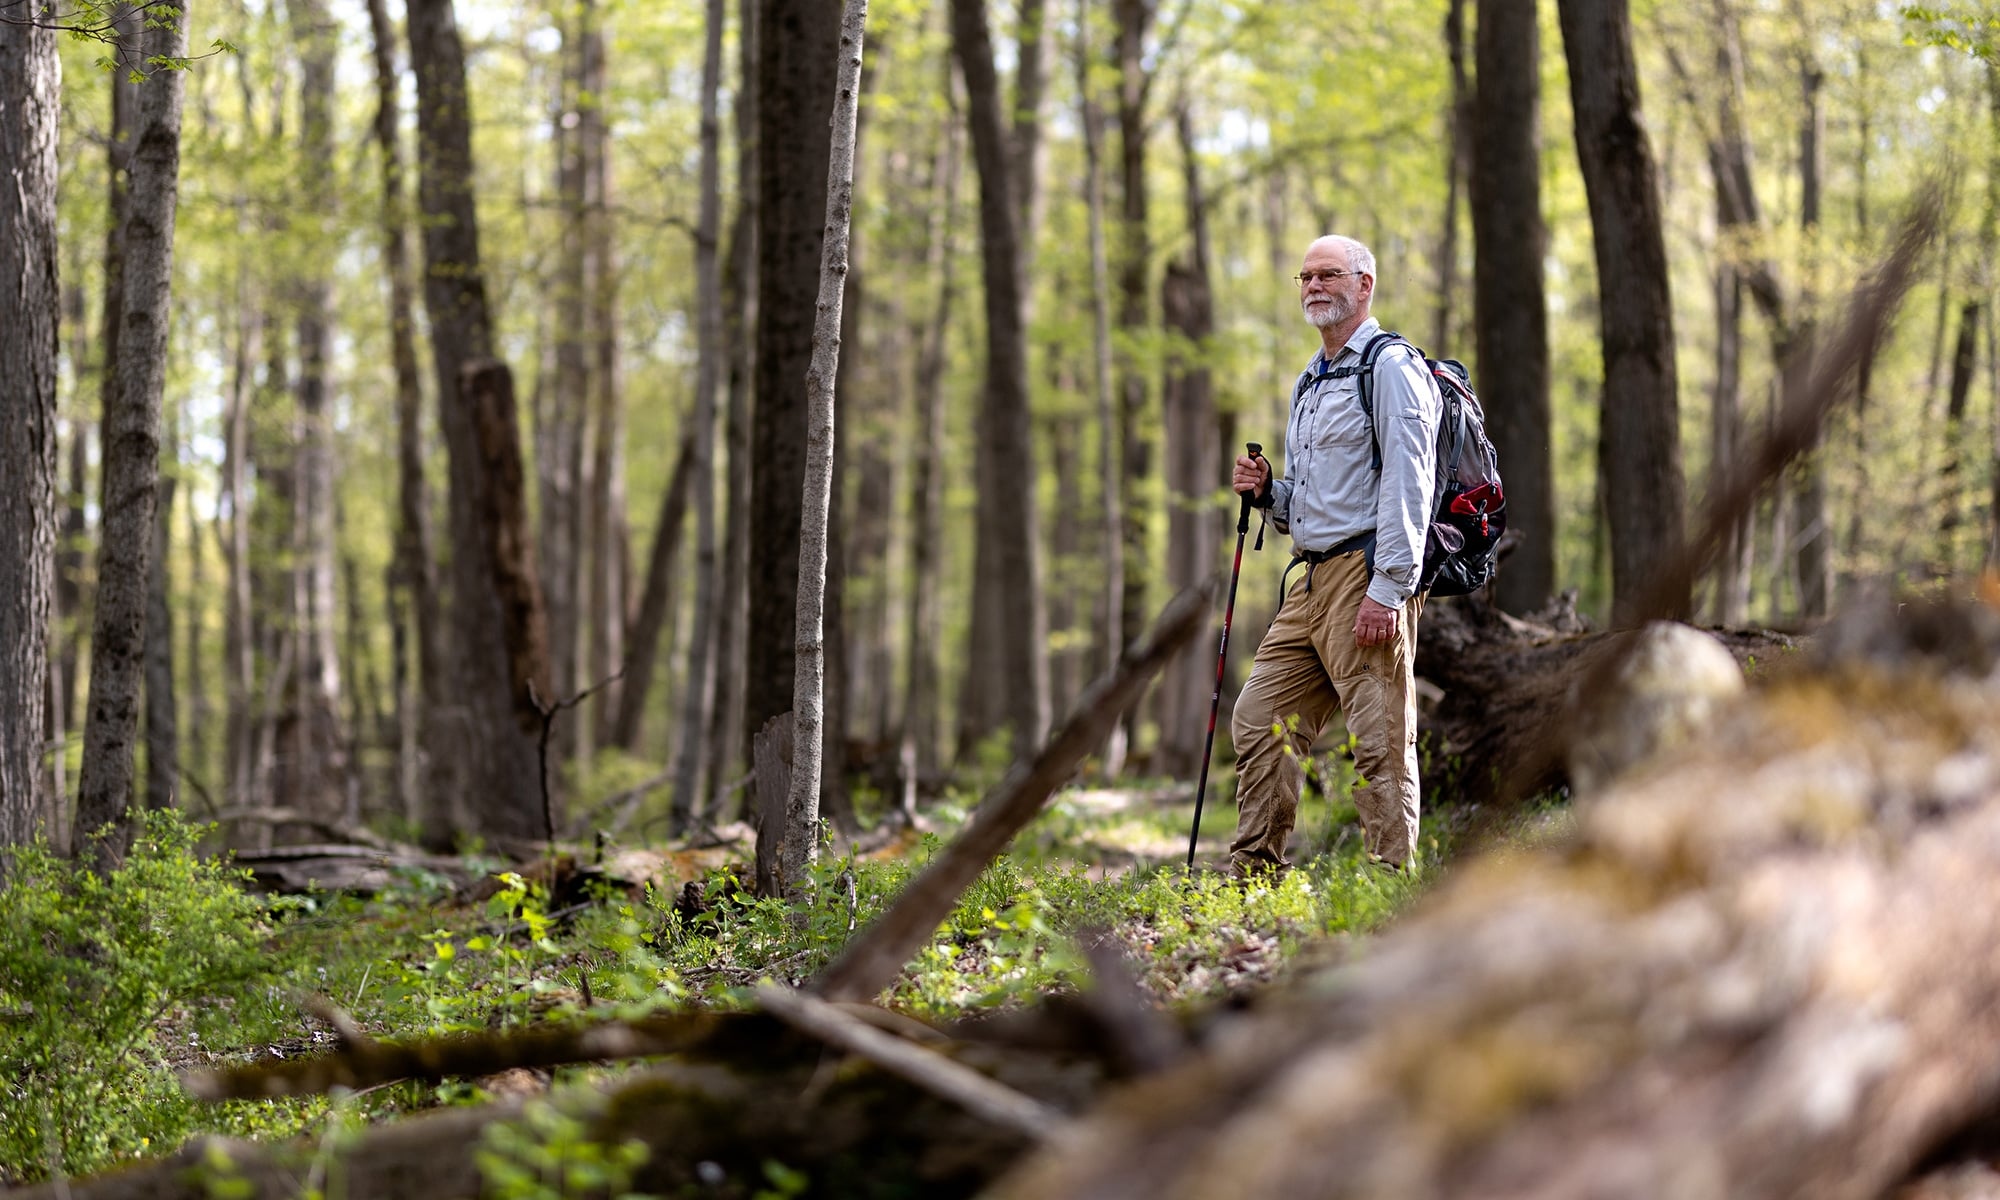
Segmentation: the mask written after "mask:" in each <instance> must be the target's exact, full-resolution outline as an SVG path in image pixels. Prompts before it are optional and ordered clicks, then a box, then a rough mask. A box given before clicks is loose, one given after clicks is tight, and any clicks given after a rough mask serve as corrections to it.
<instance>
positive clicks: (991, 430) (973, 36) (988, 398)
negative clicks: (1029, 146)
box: [951, 0, 1049, 757]
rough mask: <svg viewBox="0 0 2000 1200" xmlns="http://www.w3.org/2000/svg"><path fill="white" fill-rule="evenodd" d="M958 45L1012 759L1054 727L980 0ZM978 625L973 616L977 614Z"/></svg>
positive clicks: (1028, 431) (1023, 361)
mask: <svg viewBox="0 0 2000 1200" xmlns="http://www.w3.org/2000/svg"><path fill="white" fill-rule="evenodd" d="M951 12H952V51H953V54H954V56H955V57H956V58H957V59H958V63H959V69H960V71H961V72H963V74H964V77H965V91H966V101H967V103H966V112H967V117H968V121H969V124H970V127H971V134H972V153H973V160H974V162H975V163H976V164H977V165H978V168H979V226H980V246H981V250H982V261H983V262H984V264H985V268H986V355H987V363H986V388H985V396H984V401H983V403H982V404H981V406H980V420H979V443H980V455H979V462H980V465H981V478H980V481H979V482H980V501H981V503H980V516H979V541H980V544H981V545H990V546H991V547H992V554H991V558H990V561H991V564H992V567H993V578H992V583H991V586H992V588H993V592H992V595H991V597H990V600H991V602H993V603H996V604H997V605H998V606H999V617H998V622H997V630H998V634H999V645H998V647H997V653H998V665H999V671H1000V675H999V678H997V679H996V680H993V681H990V682H991V683H993V684H997V685H998V686H999V687H1000V689H1001V693H1002V695H1003V696H1004V697H1005V712H1004V716H1005V720H1006V722H1007V724H1008V725H1009V726H1010V727H1011V731H1012V736H1013V747H1014V753H1015V756H1016V757H1019V756H1020V755H1022V754H1025V753H1027V752H1029V751H1031V750H1032V749H1033V748H1034V746H1035V745H1036V744H1037V743H1039V742H1040V740H1041V736H1042V731H1043V730H1044V729H1046V728H1047V726H1048V717H1049V675H1048V657H1047V652H1046V644H1047V641H1048V619H1047V616H1046V612H1045V610H1044V608H1043V597H1042V569H1041V553H1040V550H1041V547H1040V535H1039V530H1040V525H1039V524H1038V523H1037V520H1036V517H1035V488H1034V479H1035V463H1034V434H1033V428H1032V426H1031V424H1030V415H1029V405H1028V353H1027V349H1028V348H1027V329H1026V326H1025V325H1024V324H1023V312H1024V310H1023V308H1022V296H1023V295H1024V293H1025V292H1026V282H1027V281H1026V280H1025V279H1023V278H1022V275H1021V258H1020V252H1019V248H1018V247H1019V243H1018V241H1017V239H1018V237H1019V230H1018V228H1017V227H1016V224H1015V208H1014V206H1013V204H1012V203H1010V197H1011V196H1012V195H1013V190H1012V189H1013V185H1012V184H1011V183H1010V182H1009V180H1010V166H1011V164H1010V163H1009V160H1008V154H1007V141H1006V130H1005V127H1004V126H1003V125H1002V124H1001V108H1000V84H999V79H998V77H997V75H996V73H995V71H994V69H993V48H992V38H991V36H990V35H989V33H988V31H987V26H986V11H985V5H984V0H952V7H951ZM974 623H975V625H977V619H976V618H975V622H974Z"/></svg>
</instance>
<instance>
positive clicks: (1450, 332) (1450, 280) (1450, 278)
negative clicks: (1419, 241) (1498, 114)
mask: <svg viewBox="0 0 2000 1200" xmlns="http://www.w3.org/2000/svg"><path fill="white" fill-rule="evenodd" d="M1466 2H1467V0H1451V7H1450V8H1449V9H1448V10H1447V11H1446V13H1445V18H1444V50H1445V57H1446V58H1447V59H1449V60H1450V62H1451V108H1450V109H1449V110H1448V111H1447V112H1446V114H1445V141H1446V145H1445V163H1444V166H1445V187H1444V222H1443V224H1442V226H1441V227H1440V231H1439V236H1438V262H1437V269H1438V284H1437V309H1436V315H1435V316H1434V317H1433V318H1432V321H1431V345H1432V346H1434V347H1436V349H1435V350H1434V351H1433V353H1437V354H1443V353H1446V347H1449V346H1451V345H1452V344H1453V342H1454V340H1455V333H1456V331H1455V330H1454V329H1453V328H1452V320H1453V310H1454V305H1455V302H1456V300H1457V292H1458V224H1459V216H1458V212H1459V197H1460V193H1461V189H1462V188H1463V187H1464V186H1465V185H1466V183H1467V182H1468V180H1469V179H1470V178H1471V175H1472V157H1473V141H1472V139H1473V128H1474V119H1475V118H1474V109H1473V104H1474V101H1475V97H1474V93H1473V90H1472V85H1471V83H1470V82H1469V81H1468V80H1467V79H1466V75H1465V5H1466ZM1481 23H1482V24H1483V23H1484V22H1483V21H1482V22H1481ZM1536 215H1537V217H1538V218H1539V216H1540V212H1539V209H1537V214H1536ZM1473 365H1474V366H1475V368H1478V369H1479V371H1480V376H1481V378H1482V379H1483V378H1484V376H1485V370H1484V364H1483V363H1479V362H1477V361H1476V360H1475V362H1474V364H1473Z"/></svg>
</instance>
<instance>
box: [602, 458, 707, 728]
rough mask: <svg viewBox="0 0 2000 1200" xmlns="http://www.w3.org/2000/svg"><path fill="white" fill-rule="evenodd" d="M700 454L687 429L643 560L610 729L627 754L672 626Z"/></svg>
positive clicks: (641, 723)
mask: <svg viewBox="0 0 2000 1200" xmlns="http://www.w3.org/2000/svg"><path fill="white" fill-rule="evenodd" d="M698 454H699V451H698V450H697V449H696V447H695V435H694V434H693V433H692V432H690V433H689V434H688V436H687V437H685V438H682V439H681V448H680V454H679V455H678V456H677V457H676V458H675V460H674V470H673V474H672V475H671V476H669V477H668V480H667V490H666V491H665V492H664V493H662V494H661V496H660V519H659V524H658V526H657V527H656V528H655V529H654V530H653V550H652V553H651V554H649V555H648V556H647V559H646V586H645V589H644V590H643V591H642V592H640V593H639V612H638V615H637V616H636V617H635V618H634V619H633V621H632V639H631V643H630V646H631V655H630V657H628V658H627V659H626V661H625V678H624V680H623V682H624V684H625V686H624V688H623V689H622V690H621V692H620V693H619V704H618V720H617V722H616V723H615V724H614V725H613V726H612V728H611V743H612V745H614V746H617V747H619V748H620V749H622V750H625V751H626V752H628V753H633V754H636V753H638V750H639V735H640V732H641V730H642V729H643V728H644V725H645V719H646V697H647V694H648V693H650V692H651V691H652V687H653V671H654V670H655V668H656V667H657V666H658V665H659V660H660V657H661V653H662V651H661V648H660V643H661V642H662V641H663V640H664V639H665V637H666V634H667V631H668V630H669V629H670V628H671V627H672V625H673V620H672V616H673V606H674V605H673V602H674V559H675V558H676V557H678V556H679V554H680V547H681V537H682V531H683V529H684V527H685V526H686V525H687V509H688V492H689V491H690V489H691V488H692V486H693V485H692V480H693V476H694V461H695V458H696V457H697V455H698Z"/></svg>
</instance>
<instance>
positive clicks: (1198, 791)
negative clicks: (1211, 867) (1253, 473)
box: [1187, 442, 1264, 875]
mask: <svg viewBox="0 0 2000 1200" xmlns="http://www.w3.org/2000/svg"><path fill="white" fill-rule="evenodd" d="M1244 444H1245V445H1247V446H1248V447H1249V448H1250V457H1251V458H1262V457H1264V447H1262V446H1260V445H1258V444H1257V443H1256V442H1246V443H1244ZM1255 494H1256V493H1255V491H1254V490H1252V491H1248V492H1244V493H1242V496H1243V508H1242V511H1241V512H1239V513H1237V515H1236V564H1235V565H1234V566H1232V567H1230V568H1229V603H1228V604H1226V605H1224V606H1223V609H1222V647H1221V649H1219V650H1217V651H1216V653H1215V695H1214V696H1212V697H1210V699H1209V702H1208V740H1207V741H1206V742H1204V743H1203V744H1202V747H1201V782H1199V783H1197V784H1195V787H1194V826H1193V827H1192V828H1190V829H1189V830H1188V852H1187V869H1188V874H1189V875H1193V874H1194V843H1195V839H1196V838H1197V837H1198V836H1200V834H1201V801H1202V797H1203V796H1204V795H1205V794H1206V793H1207V792H1208V759H1209V756H1210V755H1212V754H1214V753H1215V715H1216V714H1217V713H1219V712H1221V711H1222V675H1223V670H1224V668H1225V666H1226V665H1227V664H1228V662H1229V623H1230V622H1231V621H1232V620H1234V619H1235V617H1236V581H1237V580H1238V579H1240V578H1242V577H1243V539H1244V537H1246V536H1247V535H1248V534H1249V532H1250V499H1251V497H1252V496H1254V495H1255ZM1263 546H1264V535H1263V534H1261V533H1260V534H1258V535H1257V548H1258V549H1260V550H1261V549H1263Z"/></svg>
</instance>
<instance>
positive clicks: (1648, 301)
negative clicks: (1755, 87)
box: [1557, 0, 1691, 624]
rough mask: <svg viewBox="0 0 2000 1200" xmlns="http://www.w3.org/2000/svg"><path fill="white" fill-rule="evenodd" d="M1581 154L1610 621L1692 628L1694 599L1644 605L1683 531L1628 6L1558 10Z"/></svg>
mask: <svg viewBox="0 0 2000 1200" xmlns="http://www.w3.org/2000/svg"><path fill="white" fill-rule="evenodd" d="M1557 9H1558V12H1559V13H1560V14H1561V18H1562V29H1563V51H1564V54H1565V56H1566V57H1567V58H1568V60H1569V75H1570V103H1571V108H1572V109H1573V111H1574V113H1575V118H1576V142H1577V153H1578V158H1579V160H1580V162H1581V163H1582V167H1583V179H1584V191H1585V193H1586V195H1587V196H1588V198H1589V204H1590V219H1591V230H1592V233H1593V242H1594V245H1595V251H1596V259H1597V277H1598V279H1600V280H1616V281H1618V282H1619V285H1620V286H1617V287H1600V288H1599V289H1598V304H1599V318H1600V321H1601V324H1602V330H1603V340H1604V398H1603V408H1602V418H1601V427H1600V432H1599V439H1598V488H1599V490H1600V492H1601V493H1602V494H1603V496H1604V503H1605V508H1606V512H1607V516H1608V518H1609V522H1610V534H1611V587H1612V605H1611V612H1612V619H1613V620H1614V621H1615V622H1618V623H1620V624H1624V623H1628V622H1631V621H1634V620H1638V619H1642V618H1645V617H1654V616H1664V617H1673V618H1684V617H1685V616H1687V614H1688V610H1689V607H1690V604H1691V597H1690V596H1689V595H1686V594H1682V595H1676V596H1669V597H1664V598H1663V607H1662V610H1661V611H1659V612H1641V611H1640V609H1639V607H1638V606H1639V604H1640V603H1641V597H1642V595H1643V593H1644V591H1645V589H1646V587H1647V584H1648V579H1649V572H1650V571H1651V569H1652V568H1653V566H1654V565H1655V564H1658V563H1662V562H1666V561H1669V560H1670V558H1671V557H1672V556H1673V555H1674V554H1676V553H1678V551H1679V547H1680V544H1681V538H1682V528H1683V523H1684V520H1685V518H1684V516H1683V508H1684V504H1685V484H1684V482H1683V480H1682V477H1681V453H1680V423H1679V401H1678V399H1677V397H1676V395H1675V377H1674V327H1673V304H1672V297H1671V294H1670V292H1669V286H1668V280H1667V258H1666V245H1665V241H1664V239H1663V237H1662V234H1661V228H1660V192H1659V181H1658V178H1657V176H1656V173H1655V171H1654V167H1653V155H1652V150H1651V148H1650V146H1649V145H1648V142H1647V138H1646V134H1645V122H1644V119H1643V118H1642V116H1641V114H1640V111H1639V76H1638V70H1637V66H1636V64H1635V63H1634V62H1633V58H1632V29H1631V20H1630V16H1629V13H1628V10H1627V6H1626V0H1559V3H1558V5H1557Z"/></svg>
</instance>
